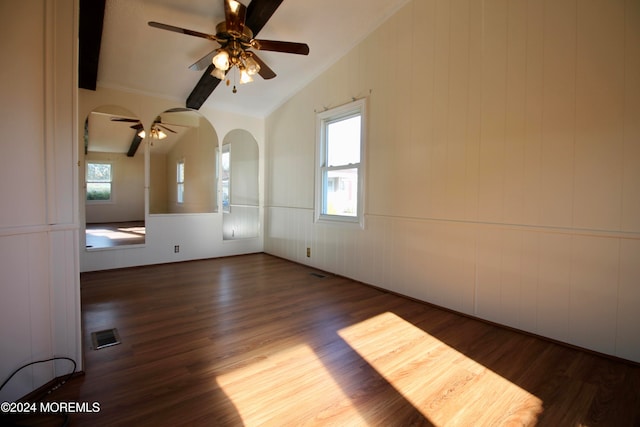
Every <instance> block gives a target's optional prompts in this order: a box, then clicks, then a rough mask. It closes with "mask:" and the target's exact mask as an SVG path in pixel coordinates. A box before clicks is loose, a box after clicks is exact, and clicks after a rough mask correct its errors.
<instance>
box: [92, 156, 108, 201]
mask: <svg viewBox="0 0 640 427" xmlns="http://www.w3.org/2000/svg"><path fill="white" fill-rule="evenodd" d="M86 181H87V201H89V202H110V201H111V199H112V182H113V170H112V165H111V163H108V162H99V163H98V162H87V176H86Z"/></svg>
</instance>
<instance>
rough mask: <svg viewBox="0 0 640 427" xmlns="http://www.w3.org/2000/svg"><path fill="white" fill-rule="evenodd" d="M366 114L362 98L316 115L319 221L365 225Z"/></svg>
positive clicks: (317, 211)
mask: <svg viewBox="0 0 640 427" xmlns="http://www.w3.org/2000/svg"><path fill="white" fill-rule="evenodd" d="M365 113H366V102H365V100H364V99H361V100H358V101H354V102H352V103H349V104H347V105H343V106H341V107H337V108H333V109H331V110H327V111H324V112H322V113H318V115H317V119H316V123H317V146H318V165H317V168H316V209H315V211H316V215H315V216H316V221H325V220H326V221H337V222H346V223H356V224H360V226H361V227H362V226H364V223H363V209H364V201H363V200H364V191H363V189H364V148H365V129H366V126H365V119H366V114H365Z"/></svg>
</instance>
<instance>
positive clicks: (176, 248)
mask: <svg viewBox="0 0 640 427" xmlns="http://www.w3.org/2000/svg"><path fill="white" fill-rule="evenodd" d="M173 252H175V253H178V252H180V245H175V246H174V247H173Z"/></svg>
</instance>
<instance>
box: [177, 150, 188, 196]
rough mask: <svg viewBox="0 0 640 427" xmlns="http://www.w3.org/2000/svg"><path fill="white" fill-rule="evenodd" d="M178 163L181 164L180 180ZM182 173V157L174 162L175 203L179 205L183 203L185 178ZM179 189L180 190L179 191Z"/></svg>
mask: <svg viewBox="0 0 640 427" xmlns="http://www.w3.org/2000/svg"><path fill="white" fill-rule="evenodd" d="M180 165H182V181H180ZM184 174H185V162H184V159H180V160H178V162H177V163H176V203H177V204H179V205H182V204H183V203H184V182H185V180H186V178H185V176H184ZM181 189H182V191H180V190H181ZM181 196H182V197H181Z"/></svg>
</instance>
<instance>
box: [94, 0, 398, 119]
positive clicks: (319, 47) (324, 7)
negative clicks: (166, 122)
mask: <svg viewBox="0 0 640 427" xmlns="http://www.w3.org/2000/svg"><path fill="white" fill-rule="evenodd" d="M407 1H408V0H284V1H283V3H282V4H281V5H280V7H279V8H278V9H277V10H276V12H275V13H274V15H273V16H272V17H271V19H269V21H268V22H267V24H266V25H265V26H264V28H263V29H262V30H261V31H260V32H259V34H257V36H256V38H259V39H260V38H261V39H268V40H284V41H294V42H303V43H307V44H308V45H309V48H310V53H309V55H308V56H302V55H292V54H285V53H278V52H259V56H260V58H261V59H262V60H263V61H264V62H265V63H267V65H269V67H270V68H271V69H272V70H273V71H275V73H276V74H277V77H276V78H274V79H271V80H263V79H262V78H261V77H259V76H257V77H256V78H255V81H254V82H253V83H250V84H247V85H237V87H238V92H237V93H235V94H234V93H232V91H231V87H227V86H225V85H224V83H221V84H219V85H218V87H217V88H216V89H215V90H214V92H213V94H212V95H211V96H210V97H209V99H208V100H207V101H206V102H205V104H204V105H203V107H212V108H218V109H222V110H226V111H232V112H239V113H243V114H249V115H252V116H257V117H264V116H266V115H267V114H269V113H270V112H272V111H273V110H274V109H275V108H277V107H278V106H280V105H281V104H282V103H283V102H284V101H286V100H287V99H288V98H290V97H291V96H292V95H293V94H294V93H295V92H297V91H298V90H299V89H301V88H302V87H304V86H305V85H306V84H308V83H309V82H310V81H311V80H312V79H313V78H314V77H316V76H317V75H319V74H320V73H321V72H322V71H324V70H325V69H327V68H328V67H329V66H330V65H331V64H333V63H335V62H336V61H337V60H338V59H339V58H340V57H342V56H343V55H344V54H346V53H347V52H348V51H349V50H350V49H351V48H352V47H354V46H355V45H356V44H357V43H358V42H360V41H361V40H362V39H364V38H365V37H366V36H367V35H368V34H369V33H371V31H373V30H374V29H375V28H377V27H378V26H379V25H380V24H381V23H382V22H384V20H385V19H386V18H388V17H389V16H390V15H392V14H393V13H394V12H395V11H396V10H397V9H398V8H399V7H400V6H402V5H403V4H404V3H406V2H407ZM249 3H250V1H249V0H247V1H246V2H245V5H248V4H249ZM223 20H224V12H223V0H190V1H185V0H108V1H107V2H106V10H105V20H104V28H103V34H102V46H101V50H100V64H99V69H98V86H103V87H109V88H115V89H121V90H126V91H133V92H139V93H144V94H148V95H153V96H160V97H165V98H170V99H175V100H176V106H184V105H185V102H186V99H187V97H188V96H189V94H190V93H191V91H192V90H193V88H194V87H195V85H196V83H197V82H198V80H199V79H200V77H201V76H202V74H203V71H192V70H190V69H189V68H188V67H189V65H191V64H193V63H194V62H196V61H197V60H198V59H200V58H202V57H203V56H205V55H206V54H208V53H209V52H211V51H212V50H214V49H215V48H217V47H218V44H217V43H215V42H212V41H209V40H206V39H202V38H198V37H192V36H187V35H184V34H180V33H175V32H170V31H166V30H160V29H157V28H152V27H149V26H148V25H147V22H148V21H158V22H162V23H165V24H170V25H174V26H177V27H182V28H187V29H190V30H195V31H200V32H203V33H209V34H215V26H216V24H217V23H218V22H221V21H223Z"/></svg>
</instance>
